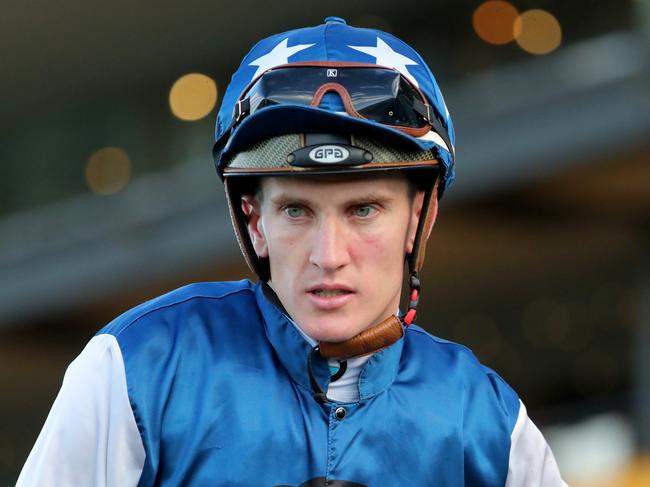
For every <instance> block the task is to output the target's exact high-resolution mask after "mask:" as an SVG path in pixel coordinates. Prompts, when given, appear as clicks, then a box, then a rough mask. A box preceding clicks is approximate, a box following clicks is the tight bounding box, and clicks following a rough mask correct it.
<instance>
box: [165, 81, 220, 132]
mask: <svg viewBox="0 0 650 487" xmlns="http://www.w3.org/2000/svg"><path fill="white" fill-rule="evenodd" d="M216 102H217V84H216V83H215V82H214V80H213V79H212V78H210V77H209V76H206V75H204V74H201V73H190V74H186V75H185V76H181V77H180V78H179V79H177V80H176V82H175V83H174V84H173V86H172V88H171V90H170V91H169V107H170V108H171V111H172V113H173V114H174V115H175V116H176V117H178V118H180V119H181V120H185V121H193V120H199V119H201V118H203V117H205V116H206V115H207V114H209V113H210V112H211V111H212V109H213V108H214V105H215V104H216Z"/></svg>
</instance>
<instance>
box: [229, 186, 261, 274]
mask: <svg viewBox="0 0 650 487" xmlns="http://www.w3.org/2000/svg"><path fill="white" fill-rule="evenodd" d="M241 179H248V180H249V181H248V183H249V184H247V185H245V184H237V182H236V181H233V179H232V178H225V179H224V186H225V190H226V200H227V201H228V211H229V213H230V219H231V221H232V226H233V228H234V229H235V236H236V237H237V243H238V244H239V248H240V249H241V252H242V254H244V259H246V264H248V267H249V268H250V270H251V271H252V272H253V273H254V274H257V275H258V276H259V278H260V279H261V280H262V281H268V280H269V279H270V278H271V269H270V266H269V259H268V258H259V257H258V256H257V253H256V252H255V247H253V242H252V241H251V238H250V235H249V233H248V217H247V216H246V215H245V214H244V212H243V210H242V208H241V203H240V202H241V197H242V196H243V195H244V194H247V193H248V194H250V193H251V192H253V193H254V191H253V188H254V187H255V184H254V181H252V178H241Z"/></svg>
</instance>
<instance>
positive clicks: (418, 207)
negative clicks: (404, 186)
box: [406, 184, 438, 254]
mask: <svg viewBox="0 0 650 487" xmlns="http://www.w3.org/2000/svg"><path fill="white" fill-rule="evenodd" d="M423 203H424V191H418V192H417V193H416V195H415V199H414V201H413V207H412V210H411V220H410V222H409V230H408V238H407V240H406V253H407V254H410V253H411V252H413V245H414V244H415V234H416V233H417V230H418V223H419V222H420V215H421V214H422V204H423ZM437 216H438V187H437V184H436V187H435V188H434V189H433V194H432V195H431V201H430V203H429V211H428V212H427V215H426V218H427V219H426V221H425V222H424V225H425V226H424V228H423V229H422V233H423V240H422V243H421V245H426V242H427V240H429V237H430V236H431V230H433V225H434V223H435V222H436V217H437Z"/></svg>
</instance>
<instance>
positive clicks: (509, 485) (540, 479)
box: [505, 401, 568, 487]
mask: <svg viewBox="0 0 650 487" xmlns="http://www.w3.org/2000/svg"><path fill="white" fill-rule="evenodd" d="M510 440H511V441H510V460H509V462H508V478H507V480H506V485H505V487H568V486H567V484H566V483H565V482H564V481H563V480H562V477H561V476H560V470H559V468H558V466H557V463H556V462H555V458H554V457H553V453H552V452H551V449H550V447H549V446H548V443H546V440H545V439H544V437H543V436H542V433H541V431H539V429H537V426H535V424H534V423H533V422H532V421H531V420H530V418H529V417H528V413H527V412H526V406H524V403H523V402H521V401H519V416H518V417H517V423H516V424H515V427H514V429H513V430H512V434H511V435H510Z"/></svg>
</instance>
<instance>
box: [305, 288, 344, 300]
mask: <svg viewBox="0 0 650 487" xmlns="http://www.w3.org/2000/svg"><path fill="white" fill-rule="evenodd" d="M309 292H310V293H312V294H315V295H316V296H319V297H321V298H333V297H335V296H342V295H345V294H352V291H348V290H346V289H312V290H311V291H309Z"/></svg>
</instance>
